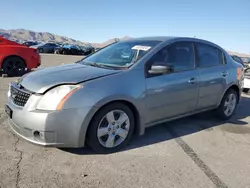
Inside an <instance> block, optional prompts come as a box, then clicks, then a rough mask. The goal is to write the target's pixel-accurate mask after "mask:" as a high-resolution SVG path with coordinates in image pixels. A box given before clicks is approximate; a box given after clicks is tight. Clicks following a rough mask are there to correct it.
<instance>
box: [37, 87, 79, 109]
mask: <svg viewBox="0 0 250 188" xmlns="http://www.w3.org/2000/svg"><path fill="white" fill-rule="evenodd" d="M81 87H82V86H80V85H61V86H58V87H55V88H53V89H51V90H49V91H48V92H47V93H45V95H44V96H43V97H42V98H41V100H40V101H39V103H38V105H37V107H36V108H37V109H40V110H61V109H62V107H63V105H64V103H65V101H66V100H67V99H68V98H69V97H70V96H71V95H72V94H73V93H74V92H76V91H77V90H78V89H80V88H81Z"/></svg>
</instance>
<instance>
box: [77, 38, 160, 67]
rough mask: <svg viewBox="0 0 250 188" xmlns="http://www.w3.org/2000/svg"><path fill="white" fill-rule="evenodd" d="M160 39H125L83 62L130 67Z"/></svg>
mask: <svg viewBox="0 0 250 188" xmlns="http://www.w3.org/2000/svg"><path fill="white" fill-rule="evenodd" d="M159 43H160V41H145V40H144V41H123V42H118V43H115V44H112V45H110V46H108V47H106V48H103V49H101V50H99V51H98V52H96V53H95V54H93V55H91V56H89V57H87V58H85V59H84V60H83V61H82V62H81V63H83V64H88V63H95V64H96V65H104V66H105V65H107V66H112V67H129V66H131V65H132V64H134V63H135V62H137V61H138V60H139V59H140V58H141V57H142V56H144V55H145V54H146V53H148V52H149V51H150V50H151V49H152V48H153V47H155V46H156V45H157V44H159Z"/></svg>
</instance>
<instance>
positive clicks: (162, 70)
mask: <svg viewBox="0 0 250 188" xmlns="http://www.w3.org/2000/svg"><path fill="white" fill-rule="evenodd" d="M172 71H173V68H172V67H171V66H168V65H152V66H151V69H150V70H149V71H148V73H149V74H167V73H170V72H172Z"/></svg>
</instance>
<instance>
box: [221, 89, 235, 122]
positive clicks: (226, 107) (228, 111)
mask: <svg viewBox="0 0 250 188" xmlns="http://www.w3.org/2000/svg"><path fill="white" fill-rule="evenodd" d="M237 104H238V94H237V92H236V91H235V90H233V89H230V90H228V91H227V92H226V94H225V95H224V97H223V99H222V101H221V104H220V106H219V108H218V109H217V115H218V117H219V118H220V119H222V120H227V119H229V118H231V116H232V115H233V113H234V111H235V109H236V107H237Z"/></svg>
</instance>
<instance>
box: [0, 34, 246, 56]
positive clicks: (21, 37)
mask: <svg viewBox="0 0 250 188" xmlns="http://www.w3.org/2000/svg"><path fill="white" fill-rule="evenodd" d="M0 35H2V36H4V37H5V38H8V39H11V40H18V41H28V40H34V41H42V42H47V41H53V42H60V43H69V44H77V45H85V44H91V45H92V46H93V47H96V48H102V47H104V46H106V45H109V44H111V43H114V42H115V41H116V40H126V39H129V38H131V37H129V36H125V37H122V38H113V39H110V40H108V41H106V42H103V43H88V42H82V41H79V40H75V39H72V38H69V37H64V36H59V35H55V34H52V33H49V32H35V31H30V30H26V29H11V30H4V29H0ZM228 52H229V53H230V54H232V55H238V56H241V57H250V54H243V53H238V52H232V51H228Z"/></svg>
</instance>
